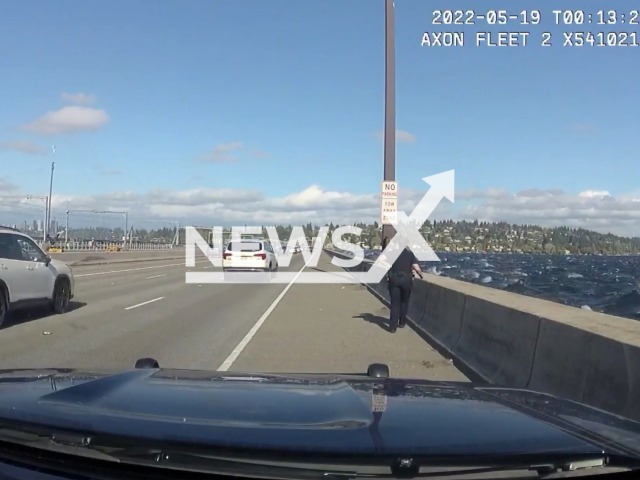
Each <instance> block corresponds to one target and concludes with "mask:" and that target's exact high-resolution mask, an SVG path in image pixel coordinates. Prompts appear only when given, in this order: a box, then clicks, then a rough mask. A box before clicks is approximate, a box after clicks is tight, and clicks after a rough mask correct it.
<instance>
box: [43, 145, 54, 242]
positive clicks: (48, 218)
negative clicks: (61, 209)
mask: <svg viewBox="0 0 640 480" xmlns="http://www.w3.org/2000/svg"><path fill="white" fill-rule="evenodd" d="M51 150H52V152H53V158H54V159H55V158H56V147H55V145H54V146H53V147H51ZM55 166H56V162H55V160H54V161H52V162H51V180H50V181H49V201H48V205H47V212H48V213H47V227H46V231H47V232H48V231H49V226H50V225H51V196H52V194H53V170H54V169H55ZM45 240H46V237H45Z"/></svg>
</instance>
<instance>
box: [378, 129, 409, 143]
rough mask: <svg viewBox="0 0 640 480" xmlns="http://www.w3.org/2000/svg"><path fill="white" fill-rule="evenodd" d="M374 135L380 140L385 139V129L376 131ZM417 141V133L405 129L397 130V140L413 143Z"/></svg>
mask: <svg viewBox="0 0 640 480" xmlns="http://www.w3.org/2000/svg"><path fill="white" fill-rule="evenodd" d="M374 135H375V136H376V137H377V138H378V139H379V140H384V131H382V130H378V131H377V132H374ZM415 141H416V137H415V135H413V134H411V133H409V132H407V131H405V130H396V142H398V143H413V142H415Z"/></svg>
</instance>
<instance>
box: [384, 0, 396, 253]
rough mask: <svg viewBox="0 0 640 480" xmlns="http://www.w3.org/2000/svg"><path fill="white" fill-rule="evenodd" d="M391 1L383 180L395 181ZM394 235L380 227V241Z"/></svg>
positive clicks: (388, 7)
mask: <svg viewBox="0 0 640 480" xmlns="http://www.w3.org/2000/svg"><path fill="white" fill-rule="evenodd" d="M393 9H394V4H393V0H385V90H384V180H385V181H394V180H395V179H396V79H395V69H396V67H395V45H394V28H393V26H394V20H393ZM394 233H395V229H394V228H393V225H383V226H382V240H383V241H384V239H385V238H389V239H390V238H391V237H392V236H393V235H394Z"/></svg>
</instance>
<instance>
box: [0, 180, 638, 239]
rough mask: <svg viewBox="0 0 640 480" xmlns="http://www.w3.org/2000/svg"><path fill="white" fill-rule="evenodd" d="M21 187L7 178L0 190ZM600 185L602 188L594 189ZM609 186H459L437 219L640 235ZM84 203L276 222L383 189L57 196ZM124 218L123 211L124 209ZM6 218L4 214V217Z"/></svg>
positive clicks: (173, 216)
mask: <svg viewBox="0 0 640 480" xmlns="http://www.w3.org/2000/svg"><path fill="white" fill-rule="evenodd" d="M428 188H429V187H428V186H426V185H425V188H424V190H412V189H404V190H402V191H401V192H400V208H401V210H403V211H404V212H406V213H407V214H410V213H411V211H413V209H414V208H415V206H416V204H417V203H418V202H419V201H420V199H421V198H422V196H423V195H424V194H425V193H426V191H427V190H428ZM1 191H6V192H11V195H16V194H19V193H18V191H17V187H16V186H15V185H13V184H12V183H10V182H9V180H8V179H6V178H4V179H3V178H0V192H1ZM594 192H595V193H596V194H597V195H596V194H594ZM607 193H608V192H606V191H604V190H585V191H583V192H578V193H567V192H563V191H561V190H554V189H551V190H549V189H546V190H545V189H528V190H522V191H520V192H515V193H512V192H507V191H505V190H503V189H487V190H483V191H478V190H469V191H461V190H459V191H457V192H456V199H457V201H458V200H460V201H458V203H456V204H452V203H451V202H449V201H447V200H443V201H442V202H441V203H440V205H439V206H438V208H437V209H436V211H435V212H434V214H432V216H431V219H436V220H443V219H448V218H453V219H455V220H463V219H466V220H474V219H478V220H481V221H482V220H485V221H507V222H510V223H516V224H523V223H529V224H538V225H541V226H560V225H566V226H570V227H582V228H587V229H593V230H597V231H601V232H612V233H615V234H618V235H626V236H633V235H640V227H639V226H640V196H634V195H632V194H629V195H626V196H615V197H614V196H611V195H607ZM67 201H69V208H71V209H76V210H100V211H102V210H111V211H128V212H129V213H130V215H129V218H130V219H131V221H132V222H134V223H135V222H138V223H140V222H142V221H146V222H149V221H152V220H153V221H158V220H166V221H179V222H180V223H181V224H182V225H186V224H191V225H209V226H213V225H233V224H236V225H244V224H255V225H268V224H306V223H308V222H313V223H328V222H333V223H334V224H341V225H343V224H353V223H354V222H373V221H379V209H380V196H379V193H370V194H356V193H351V192H344V191H335V190H327V189H324V188H322V187H320V186H318V185H311V186H309V187H307V188H305V189H302V190H300V191H297V192H292V193H289V194H286V195H283V196H279V197H269V196H266V195H264V193H263V192H261V191H259V190H239V189H238V190H236V189H210V188H195V189H189V190H182V191H175V190H166V189H154V190H150V191H147V192H142V193H139V192H131V191H121V192H112V193H106V194H98V195H81V196H78V195H54V198H53V207H54V212H55V211H56V210H57V212H58V215H63V212H64V210H65V209H66V208H67ZM116 218H117V215H116ZM1 222H2V220H1V219H0V223H1Z"/></svg>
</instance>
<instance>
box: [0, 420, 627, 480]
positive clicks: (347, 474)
mask: <svg viewBox="0 0 640 480" xmlns="http://www.w3.org/2000/svg"><path fill="white" fill-rule="evenodd" d="M2 443H4V444H5V445H6V446H9V445H11V444H13V445H22V446H24V447H28V448H33V449H34V450H40V451H51V452H56V453H60V454H65V455H70V456H74V457H79V458H82V457H84V458H85V459H89V460H96V461H103V462H104V461H106V462H109V463H118V464H120V465H123V466H124V465H137V466H141V467H156V468H159V469H167V470H183V471H194V472H203V473H204V472H206V473H214V474H227V475H242V476H256V477H262V478H273V479H294V478H295V479H302V480H307V479H308V480H316V479H323V480H346V479H356V478H358V477H360V478H369V479H383V478H389V479H392V478H421V477H430V478H434V477H449V478H451V477H455V476H466V475H473V474H479V475H482V474H484V473H491V472H508V471H511V472H516V471H517V472H523V471H530V472H531V474H532V476H546V477H549V476H552V475H553V473H554V472H557V471H561V472H571V471H574V470H578V469H587V468H606V469H607V470H609V469H615V468H619V469H621V470H633V469H638V468H640V459H638V458H635V457H627V456H621V455H614V454H609V453H606V452H604V451H603V452H599V453H582V454H580V453H575V454H571V453H566V454H561V453H548V454H545V453H543V452H540V453H539V454H535V455H519V456H511V457H500V456H491V457H490V458H489V457H459V456H447V457H443V456H419V457H417V458H412V457H401V458H398V457H396V458H393V457H390V456H388V455H377V456H367V457H349V456H344V455H342V456H339V457H336V456H320V455H313V458H310V457H309V455H308V453H309V452H306V453H305V452H300V455H296V454H295V452H289V453H288V454H287V455H286V456H284V454H280V455H276V454H275V453H272V454H268V453H267V452H253V453H250V452H249V451H246V452H244V453H241V452H238V451H234V452H233V453H231V452H229V453H225V452H224V450H220V449H217V448H215V447H204V446H200V447H196V446H194V447H190V446H182V445H166V444H162V443H157V442H152V441H144V440H141V439H135V440H134V439H131V438H122V437H119V438H114V437H110V438H107V437H103V436H100V435H92V434H83V433H79V432H66V433H65V432H61V431H52V430H51V429H49V428H46V427H34V426H32V427H31V428H28V427H27V426H25V425H22V426H21V427H19V428H16V427H15V426H14V427H13V428H11V427H10V426H9V425H6V424H5V425H0V447H2ZM296 457H297V460H298V461H296V462H292V461H291V460H290V459H291V458H296ZM565 476H566V473H565Z"/></svg>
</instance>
